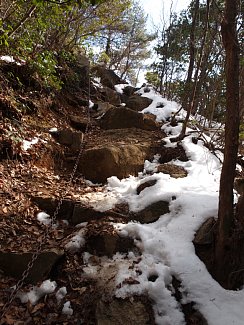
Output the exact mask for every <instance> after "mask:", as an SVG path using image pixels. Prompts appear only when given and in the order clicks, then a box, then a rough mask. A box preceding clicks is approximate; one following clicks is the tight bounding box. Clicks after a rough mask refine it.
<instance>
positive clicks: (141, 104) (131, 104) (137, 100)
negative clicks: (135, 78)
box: [126, 95, 152, 112]
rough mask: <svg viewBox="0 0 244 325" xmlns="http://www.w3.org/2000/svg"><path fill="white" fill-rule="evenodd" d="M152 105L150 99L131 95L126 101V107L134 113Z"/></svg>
mask: <svg viewBox="0 0 244 325" xmlns="http://www.w3.org/2000/svg"><path fill="white" fill-rule="evenodd" d="M151 103H152V99H150V98H147V97H142V96H139V95H133V96H130V97H129V98H128V100H126V107H128V108H131V109H133V110H134V111H137V112H139V111H142V110H143V109H144V108H146V107H148V106H149V105H150V104H151Z"/></svg>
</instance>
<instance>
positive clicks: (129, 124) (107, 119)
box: [100, 107, 159, 131]
mask: <svg viewBox="0 0 244 325" xmlns="http://www.w3.org/2000/svg"><path fill="white" fill-rule="evenodd" d="M100 125H101V127H102V128H103V129H124V128H138V129H142V130H152V131H153V130H157V129H159V125H158V123H157V122H156V121H155V116H153V115H147V114H141V113H138V112H136V111H133V110H131V109H129V108H125V107H114V108H112V109H110V110H109V111H108V112H107V113H106V114H105V115H104V116H103V118H102V119H101V122H100Z"/></svg>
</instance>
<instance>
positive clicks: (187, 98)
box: [170, 0, 199, 142]
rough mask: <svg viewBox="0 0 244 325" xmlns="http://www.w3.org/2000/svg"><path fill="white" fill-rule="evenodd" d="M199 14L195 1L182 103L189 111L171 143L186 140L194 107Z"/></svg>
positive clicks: (196, 0)
mask: <svg viewBox="0 0 244 325" xmlns="http://www.w3.org/2000/svg"><path fill="white" fill-rule="evenodd" d="M198 12H199V0H195V7H194V13H193V17H192V24H191V33H190V61H189V67H188V72H187V78H186V82H185V87H184V98H183V101H182V107H183V109H186V110H187V114H186V117H185V120H184V123H183V125H182V129H181V133H180V135H179V136H177V137H174V138H171V139H170V141H171V142H176V141H180V140H182V139H183V138H184V136H185V133H186V127H187V123H188V120H189V118H190V115H191V111H192V105H193V98H194V92H195V90H194V89H192V85H191V84H192V75H193V70H194V63H195V56H196V53H195V52H196V50H195V32H196V24H197V15H198Z"/></svg>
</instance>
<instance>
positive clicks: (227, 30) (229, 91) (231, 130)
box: [215, 0, 243, 281]
mask: <svg viewBox="0 0 244 325" xmlns="http://www.w3.org/2000/svg"><path fill="white" fill-rule="evenodd" d="M238 2H239V1H238V0H225V14H224V18H223V20H222V24H221V34H222V40H223V45H224V48H225V52H226V120H225V149H224V162H223V167H222V173H221V179H220V192H219V213H218V235H217V242H216V251H215V258H216V268H217V276H218V279H220V280H221V279H222V280H223V281H224V278H225V277H226V274H225V273H226V272H228V271H229V269H228V264H229V261H228V260H227V258H229V256H228V257H227V253H228V250H229V249H230V246H231V243H230V240H231V235H232V230H233V226H234V206H233V184H234V178H235V169H236V162H237V153H238V140H239V122H240V119H239V45H238V38H237V15H238ZM242 230H243V229H242Z"/></svg>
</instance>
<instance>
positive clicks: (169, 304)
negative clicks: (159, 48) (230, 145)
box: [88, 87, 244, 325]
mask: <svg viewBox="0 0 244 325" xmlns="http://www.w3.org/2000/svg"><path fill="white" fill-rule="evenodd" d="M121 89H123V88H121ZM117 90H119V88H118V87H117ZM138 93H139V94H141V95H142V96H146V97H149V98H151V99H152V100H153V102H152V104H151V105H150V106H149V107H148V108H146V109H144V110H143V112H144V113H153V114H155V115H156V116H157V120H158V121H166V120H167V119H168V118H169V117H170V116H171V114H172V113H173V114H174V113H176V112H177V111H178V110H179V105H178V104H177V103H175V102H170V101H167V100H166V99H164V98H162V97H161V96H160V95H158V94H156V93H155V92H154V90H153V89H150V92H144V89H143V88H142V89H141V90H140V91H139V92H138ZM181 114H182V116H184V114H185V112H184V111H182V112H181ZM182 116H179V118H181V117H182ZM180 129H181V125H179V126H177V127H174V128H173V127H171V126H170V125H166V126H164V131H166V132H167V133H168V134H174V135H177V134H178V133H179V132H180ZM187 131H191V130H190V129H187ZM164 140H165V139H164ZM166 143H167V146H175V144H171V142H170V141H169V138H166ZM182 145H183V147H184V149H185V151H186V154H187V156H188V157H189V161H187V162H182V161H179V160H174V161H172V162H171V163H173V164H175V165H178V166H182V167H184V168H185V169H186V170H187V172H188V175H187V177H185V178H178V179H175V178H172V177H170V176H169V175H167V174H163V173H157V174H154V175H144V174H143V173H140V174H139V175H138V177H133V176H130V177H128V178H126V179H122V180H119V179H118V178H117V177H115V176H113V177H110V178H109V179H108V185H107V188H106V190H107V193H108V194H107V195H110V196H111V198H112V203H113V204H115V203H116V202H115V201H116V200H117V202H119V201H126V202H128V204H129V206H130V209H131V210H133V211H138V210H141V209H143V208H144V207H146V206H148V205H149V204H151V203H154V202H157V201H159V200H168V201H169V202H170V212H169V213H167V214H165V215H163V216H161V217H160V218H159V220H158V221H156V222H154V223H151V224H140V223H135V222H130V223H129V224H120V225H119V226H117V228H118V231H120V233H121V235H126V234H128V235H129V236H131V237H133V238H134V239H135V243H136V245H137V246H138V247H139V248H140V250H141V252H142V255H141V260H140V262H139V263H138V264H137V266H136V269H134V268H129V266H128V265H131V263H127V264H126V263H123V262H121V263H117V266H118V267H119V272H118V274H117V278H116V284H117V290H116V295H117V296H118V297H125V296H127V295H131V294H136V293H137V294H141V293H147V294H148V295H149V296H150V297H151V298H152V299H153V300H154V301H155V306H154V311H155V317H156V323H157V324H159V325H172V324H174V325H183V324H185V320H184V315H183V312H182V310H181V308H180V306H179V303H178V302H177V301H176V299H175V298H174V296H173V295H172V291H171V290H170V288H171V281H172V277H173V276H175V277H176V278H177V279H179V280H180V281H181V292H182V295H183V299H184V303H187V302H194V303H195V308H197V309H199V311H200V312H201V313H202V314H203V316H204V317H205V318H206V320H207V322H208V324H209V325H223V324H234V325H242V324H243V318H244V289H242V290H239V291H231V290H225V289H223V288H222V287H221V286H220V285H219V284H218V283H217V282H216V281H215V280H214V279H213V278H212V277H211V275H210V274H209V272H208V271H207V269H206V267H205V265H204V263H202V262H201V260H199V258H198V257H197V256H196V254H195V250H194V245H193V243H192V240H193V238H194V235H195V232H196V231H197V229H198V228H199V226H200V225H201V224H202V223H203V222H204V221H205V220H206V219H208V218H209V217H217V212H218V195H219V180H220V172H221V163H220V160H221V159H222V158H223V157H222V154H221V153H219V154H218V158H217V157H216V156H215V155H213V154H212V153H211V152H210V151H209V150H208V149H207V148H206V147H205V146H204V145H203V142H202V141H198V143H197V144H194V143H193V142H192V136H191V135H188V136H187V137H186V138H185V139H184V140H183V141H182ZM156 164H157V160H155V161H154V162H153V163H150V162H148V161H146V162H145V170H151V171H153V170H154V168H155V167H156ZM150 179H157V183H156V184H155V185H154V186H152V187H149V188H147V189H145V190H144V191H142V192H141V193H140V194H139V195H137V193H136V188H137V187H138V185H140V183H141V182H142V181H143V182H144V181H146V180H150ZM104 195H106V193H105V194H104ZM99 204H101V209H102V210H103V208H104V206H103V202H102V201H100V202H98V203H97V206H96V208H97V209H99ZM135 258H136V257H135V256H134V255H133V253H130V254H129V256H128V257H127V259H128V260H129V261H133V260H134V259H135ZM114 260H115V261H117V260H118V256H117V254H116V257H114ZM91 267H92V266H91ZM88 269H89V266H88ZM136 270H139V272H136ZM90 271H91V270H90ZM150 275H153V276H154V279H155V281H154V282H152V281H150ZM128 277H133V278H135V279H136V280H137V281H139V284H134V285H128V284H126V282H123V281H124V280H125V279H126V278H128ZM171 289H172V288H171Z"/></svg>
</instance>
